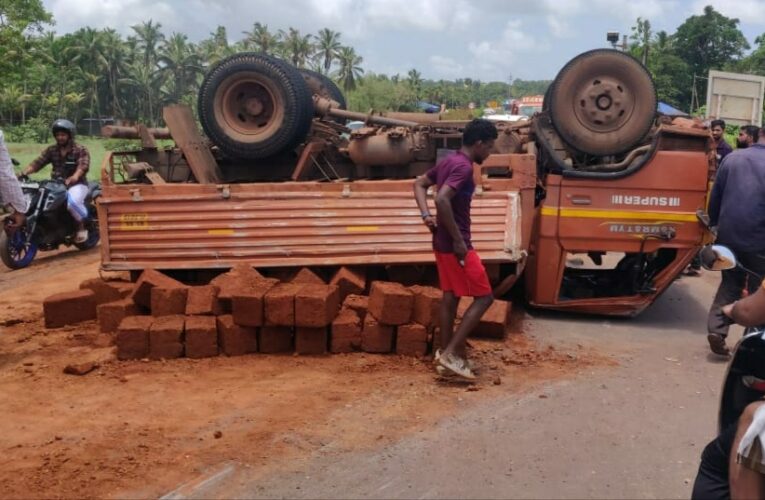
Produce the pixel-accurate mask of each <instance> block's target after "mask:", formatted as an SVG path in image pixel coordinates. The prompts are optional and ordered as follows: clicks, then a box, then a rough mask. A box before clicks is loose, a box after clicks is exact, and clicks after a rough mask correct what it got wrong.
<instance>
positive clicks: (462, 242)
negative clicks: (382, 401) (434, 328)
mask: <svg viewBox="0 0 765 500" xmlns="http://www.w3.org/2000/svg"><path fill="white" fill-rule="evenodd" d="M496 138H497V129H496V127H495V126H494V125H493V124H492V123H491V122H490V121H488V120H482V119H475V120H473V121H471V122H470V123H468V124H467V126H466V127H465V130H464V132H463V134H462V148H461V149H460V150H459V151H456V152H454V153H453V154H451V155H449V156H447V157H446V158H444V159H443V160H441V161H440V162H439V163H438V164H437V165H436V166H435V167H433V168H431V169H430V170H428V172H427V173H426V174H425V175H422V176H420V177H418V178H417V179H416V180H415V182H414V197H415V200H416V202H417V206H418V207H419V209H420V214H421V215H422V220H423V222H424V223H425V225H426V226H427V227H428V229H430V231H431V232H432V233H433V251H434V253H435V258H436V267H437V268H438V278H439V282H440V285H441V290H442V291H443V300H442V302H441V310H440V327H441V345H442V346H443V351H440V352H436V356H435V361H436V363H437V364H438V365H439V366H440V367H441V369H442V370H446V371H447V372H449V373H451V374H455V375H458V376H460V377H462V378H465V379H474V378H475V374H474V373H473V371H472V370H471V368H470V365H469V363H468V361H467V350H466V340H467V337H468V335H470V333H471V332H472V331H473V329H475V327H476V326H477V325H478V322H479V321H480V319H481V317H482V316H483V314H484V313H485V312H486V310H487V309H488V308H489V306H491V304H492V302H493V300H494V296H493V295H492V290H491V285H490V284H489V278H488V276H487V275H486V270H485V268H484V266H483V263H481V259H480V257H479V256H478V254H477V253H476V251H475V250H474V249H473V246H472V244H471V235H470V202H471V199H472V197H473V191H474V190H475V182H474V181H473V164H474V163H477V164H479V165H480V164H481V163H483V161H484V160H485V159H486V158H487V157H488V156H489V154H490V153H491V151H492V150H493V149H494V141H495V139H496ZM430 186H436V210H437V212H436V216H433V215H432V214H431V213H430V210H429V209H428V204H427V190H428V188H429V187H430ZM460 297H473V298H474V300H473V303H472V304H471V306H470V307H469V308H468V310H467V311H466V312H465V314H464V316H463V318H462V322H461V323H460V326H459V328H458V329H457V331H456V332H455V331H454V319H455V317H456V315H457V305H458V302H459V299H460Z"/></svg>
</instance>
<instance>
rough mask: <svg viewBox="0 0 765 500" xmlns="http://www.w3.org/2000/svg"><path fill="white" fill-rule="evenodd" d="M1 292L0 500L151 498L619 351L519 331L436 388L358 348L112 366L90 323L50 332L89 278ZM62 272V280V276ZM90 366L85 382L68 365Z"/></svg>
mask: <svg viewBox="0 0 765 500" xmlns="http://www.w3.org/2000/svg"><path fill="white" fill-rule="evenodd" d="M95 275H96V271H95V269H94V267H93V265H92V264H91V263H86V264H84V265H83V266H82V267H80V268H77V269H74V270H72V269H69V270H67V272H66V274H65V275H62V276H60V278H61V279H56V278H55V277H54V279H53V280H51V282H50V284H46V285H45V286H40V285H39V284H34V285H27V284H23V285H21V286H18V287H16V289H13V290H6V291H4V292H3V293H0V303H5V304H12V305H13V308H12V309H7V308H3V309H1V310H2V311H3V312H0V324H3V323H2V322H5V323H4V324H6V325H8V326H3V327H0V328H2V330H0V331H1V332H2V333H1V334H0V393H2V394H5V395H6V398H4V399H5V400H4V403H3V405H1V406H0V436H2V437H0V450H1V451H2V456H1V457H0V484H3V492H4V496H5V497H17V498H18V497H59V498H62V497H93V496H97V497H104V496H140V497H151V496H157V495H160V494H162V493H165V492H167V491H170V490H172V489H174V488H175V487H176V486H177V485H179V484H180V483H183V482H185V481H187V480H189V479H190V478H193V477H195V476H197V475H198V474H199V473H200V472H201V471H203V470H205V468H206V467H208V466H210V465H211V464H219V463H222V462H226V461H232V460H233V461H237V462H240V463H244V464H248V466H249V467H252V468H253V469H254V470H256V471H258V472H261V473H264V474H265V473H267V471H269V470H274V469H275V468H278V467H283V466H284V464H285V463H286V461H290V463H292V464H293V465H294V463H295V462H294V461H295V460H299V459H301V458H305V457H307V456H309V455H311V454H313V453H316V452H318V451H321V450H333V451H343V450H358V449H364V448H373V447H377V446H380V445H382V444H387V443H390V442H392V441H396V440H399V439H401V438H403V437H406V436H407V435H412V434H414V433H417V432H419V431H421V430H424V429H426V428H428V427H429V426H432V425H436V424H437V422H438V421H439V420H440V419H441V418H443V417H444V416H446V415H449V414H450V413H451V412H453V411H457V409H456V406H457V404H458V403H461V402H464V401H466V400H467V401H471V400H473V401H478V400H480V399H481V398H491V397H499V396H501V395H503V394H507V393H522V392H524V391H528V390H531V389H532V388H534V387H536V386H538V385H539V383H540V382H543V383H544V382H548V381H550V380H556V379H561V378H565V377H571V376H574V375H575V374H576V373H577V372H579V371H581V370H584V369H589V368H590V367H593V366H605V365H610V364H613V361H612V358H610V357H607V356H604V355H602V354H599V353H597V352H593V351H592V350H590V349H587V348H584V347H582V346H576V345H574V346H571V347H566V348H562V347H559V346H556V347H551V346H550V347H548V346H542V345H539V344H538V343H537V342H536V341H535V340H534V339H532V338H529V337H526V336H524V335H518V334H515V335H511V336H510V337H509V338H508V340H506V341H504V342H497V341H472V345H473V347H472V350H473V356H474V358H475V359H476V361H477V362H478V365H479V369H480V379H479V382H478V384H476V385H475V386H473V387H471V388H469V387H466V386H464V385H460V384H450V383H443V382H438V381H437V380H436V378H435V377H434V374H433V371H432V367H431V365H430V363H429V362H428V361H426V360H421V359H414V358H407V357H400V356H395V355H372V354H363V353H353V354H336V355H332V356H316V357H314V356H294V355H281V356H280V355H263V354H258V355H250V356H243V357H235V358H227V357H223V356H221V357H217V358H210V359H203V360H193V359H177V360H172V361H166V362H159V361H153V362H143V361H131V362H118V361H116V360H114V349H113V347H110V345H109V344H110V340H111V338H110V337H109V336H105V335H103V334H100V333H98V327H97V325H96V324H95V323H94V322H89V323H85V324H82V325H78V326H72V327H65V328H61V329H56V330H46V329H45V328H43V325H42V320H41V314H40V313H41V305H40V301H41V299H42V298H43V296H44V295H45V294H50V293H56V292H59V291H66V290H70V289H72V288H75V287H76V285H77V284H78V283H79V281H81V280H82V279H87V278H91V277H94V276H95ZM64 276H65V277H66V279H63V278H64ZM89 362H92V363H96V364H97V365H98V368H96V369H95V370H93V371H91V372H90V373H88V374H87V375H84V376H73V375H66V374H64V368H65V367H66V366H67V365H70V364H83V363H89Z"/></svg>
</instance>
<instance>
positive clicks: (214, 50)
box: [199, 26, 234, 66]
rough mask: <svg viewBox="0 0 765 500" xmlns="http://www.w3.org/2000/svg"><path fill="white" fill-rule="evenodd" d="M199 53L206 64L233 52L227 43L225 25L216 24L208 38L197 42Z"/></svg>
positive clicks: (213, 62)
mask: <svg viewBox="0 0 765 500" xmlns="http://www.w3.org/2000/svg"><path fill="white" fill-rule="evenodd" d="M199 53H200V56H201V58H202V61H203V62H204V63H205V65H206V66H209V65H211V64H215V63H216V62H218V61H220V60H221V59H223V58H225V57H228V56H230V55H231V54H233V53H234V50H233V48H232V47H231V46H230V45H229V44H228V35H227V33H226V27H225V26H218V27H217V28H216V29H215V31H214V32H212V33H210V38H208V39H207V40H203V41H202V42H201V43H200V44H199Z"/></svg>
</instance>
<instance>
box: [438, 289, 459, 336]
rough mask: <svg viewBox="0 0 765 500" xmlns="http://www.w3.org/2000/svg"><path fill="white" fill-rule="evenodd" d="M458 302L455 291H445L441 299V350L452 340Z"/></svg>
mask: <svg viewBox="0 0 765 500" xmlns="http://www.w3.org/2000/svg"><path fill="white" fill-rule="evenodd" d="M457 304H459V298H457V297H455V295H454V293H453V292H444V295H443V298H442V299H441V309H440V311H439V313H440V320H441V321H440V323H441V350H444V349H445V348H446V346H448V345H449V343H450V342H451V341H452V336H453V335H454V318H455V317H456V316H457Z"/></svg>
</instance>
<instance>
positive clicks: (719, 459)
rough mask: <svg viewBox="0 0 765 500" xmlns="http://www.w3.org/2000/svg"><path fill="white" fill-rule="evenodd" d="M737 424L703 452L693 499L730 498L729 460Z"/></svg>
mask: <svg viewBox="0 0 765 500" xmlns="http://www.w3.org/2000/svg"><path fill="white" fill-rule="evenodd" d="M736 428H737V424H733V425H731V426H729V427H728V428H727V429H725V430H724V431H723V432H722V433H721V434H720V435H719V436H717V437H716V438H715V439H714V440H713V441H712V442H710V443H709V444H708V445H707V446H706V448H704V451H703V452H702V453H701V463H700V464H699V472H698V473H697V474H696V481H695V482H694V483H693V493H692V494H691V500H727V499H729V498H730V483H729V481H728V469H729V468H730V465H729V462H728V460H729V459H730V452H731V450H732V449H733V441H734V440H735V439H736Z"/></svg>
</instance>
